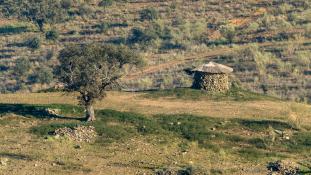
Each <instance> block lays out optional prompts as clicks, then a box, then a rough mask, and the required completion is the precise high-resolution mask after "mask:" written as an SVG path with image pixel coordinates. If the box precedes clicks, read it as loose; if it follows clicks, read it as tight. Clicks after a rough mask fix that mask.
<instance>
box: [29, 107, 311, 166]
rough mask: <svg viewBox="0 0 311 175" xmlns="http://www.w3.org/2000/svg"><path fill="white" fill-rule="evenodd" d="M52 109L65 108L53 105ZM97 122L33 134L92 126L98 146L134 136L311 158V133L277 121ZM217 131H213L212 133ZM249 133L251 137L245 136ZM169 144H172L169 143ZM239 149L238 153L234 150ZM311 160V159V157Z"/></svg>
mask: <svg viewBox="0 0 311 175" xmlns="http://www.w3.org/2000/svg"><path fill="white" fill-rule="evenodd" d="M48 107H50V108H51V107H61V106H58V105H52V106H48ZM63 108H65V109H63V110H64V111H66V112H68V113H70V112H72V111H73V109H74V108H76V107H73V106H72V109H70V107H69V106H64V107H63ZM96 115H97V121H95V122H92V123H85V122H81V121H79V120H72V119H71V120H68V121H62V122H60V121H55V122H52V123H50V124H45V125H39V126H35V127H33V128H32V129H31V132H33V133H34V134H36V135H38V136H47V135H48V134H49V133H50V132H52V131H54V130H55V129H57V128H61V127H75V126H77V125H92V126H94V127H95V128H96V131H97V133H98V134H99V137H98V139H97V143H99V144H102V145H105V144H109V143H111V142H121V141H122V140H125V139H129V138H131V137H134V136H138V135H140V136H145V135H146V136H147V135H156V136H158V137H161V138H165V139H168V140H169V139H172V138H179V139H182V140H184V141H183V142H182V143H180V144H179V147H180V149H181V150H184V151H186V150H187V149H188V148H189V143H190V142H197V143H198V144H199V146H200V147H201V148H203V149H210V150H213V151H215V152H218V151H220V150H225V151H226V152H229V153H232V154H237V155H239V156H240V157H242V158H243V159H245V160H261V159H265V160H266V159H267V158H268V159H269V158H280V157H286V155H288V154H291V153H297V154H306V155H309V154H310V152H308V150H309V149H310V146H311V133H310V132H307V131H303V130H297V129H295V128H293V127H292V126H291V125H290V124H288V123H286V122H282V121H274V120H271V121H270V120H262V121H261V120H251V119H249V120H247V119H224V118H212V117H200V116H194V115H187V114H183V115H156V116H152V117H151V116H145V115H142V114H137V113H132V112H119V111H115V110H108V109H107V110H99V111H96ZM270 127H272V128H274V129H278V130H292V132H294V133H295V134H294V136H293V137H291V139H290V140H280V139H278V138H277V139H276V140H275V141H272V140H271V138H270V135H269V134H268V133H269V129H270ZM212 128H213V129H212ZM245 132H248V133H250V135H249V136H248V135H245V134H242V133H245ZM166 143H169V142H166ZM232 148H237V149H234V150H233V149H232ZM310 156H311V155H310Z"/></svg>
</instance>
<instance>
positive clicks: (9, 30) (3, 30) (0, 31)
mask: <svg viewBox="0 0 311 175" xmlns="http://www.w3.org/2000/svg"><path fill="white" fill-rule="evenodd" d="M27 31H28V27H27V26H13V25H8V26H1V27H0V35H8V34H19V33H23V32H27Z"/></svg>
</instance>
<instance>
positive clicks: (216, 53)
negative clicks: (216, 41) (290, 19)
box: [124, 39, 311, 80]
mask: <svg viewBox="0 0 311 175" xmlns="http://www.w3.org/2000/svg"><path fill="white" fill-rule="evenodd" d="M307 42H311V39H308V40H301V41H281V42H265V43H257V45H258V46H259V47H269V46H275V45H285V44H293V43H295V44H302V43H307ZM248 46H249V45H248V44H245V45H239V47H234V48H229V47H225V48H218V49H215V50H213V51H206V52H204V53H200V54H198V53H194V54H193V53H191V54H188V55H186V56H185V57H184V58H183V59H179V60H172V61H168V62H165V63H162V64H158V65H152V66H148V67H146V68H145V69H143V70H141V71H138V72H134V73H131V74H129V75H127V76H126V77H124V79H126V80H134V79H136V78H139V77H140V76H142V75H146V74H150V73H155V72H159V71H161V70H164V69H167V68H171V67H173V66H176V65H180V64H184V63H185V62H188V61H194V60H200V59H207V58H211V57H215V56H219V55H226V54H229V53H231V52H234V51H236V50H238V49H241V48H246V47H248Z"/></svg>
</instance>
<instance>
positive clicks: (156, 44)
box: [0, 0, 311, 102]
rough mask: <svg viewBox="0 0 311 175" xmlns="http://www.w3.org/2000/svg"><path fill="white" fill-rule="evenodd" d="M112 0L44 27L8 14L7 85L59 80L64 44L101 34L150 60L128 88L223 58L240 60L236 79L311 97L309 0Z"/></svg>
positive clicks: (3, 72) (158, 84)
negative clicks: (54, 74)
mask: <svg viewBox="0 0 311 175" xmlns="http://www.w3.org/2000/svg"><path fill="white" fill-rule="evenodd" d="M69 1H70V0H69ZM103 2H104V1H103ZM107 2H108V1H107ZM109 2H112V3H102V2H101V1H98V0H91V1H72V3H71V5H70V6H68V7H67V6H66V9H67V13H68V16H69V17H68V19H67V20H66V21H64V22H60V23H55V24H51V25H46V26H45V32H43V33H42V32H40V31H39V30H38V27H37V26H36V25H35V24H33V23H31V22H27V21H26V20H17V19H15V18H14V17H10V18H5V17H3V18H2V19H1V21H0V41H1V46H0V47H1V50H0V54H1V55H0V81H1V82H2V83H1V85H0V86H1V87H0V89H1V92H10V91H32V92H35V91H37V90H39V89H44V88H48V87H51V86H54V81H53V80H52V75H51V72H52V69H53V66H54V65H55V64H57V61H56V57H57V54H58V51H59V50H60V49H61V48H62V47H63V46H64V45H66V44H72V43H85V42H101V43H112V44H124V45H127V46H128V47H131V48H132V49H135V50H137V51H138V52H139V53H141V55H142V57H143V58H144V59H145V60H146V61H147V63H148V64H147V66H146V67H145V69H144V70H143V71H138V70H134V71H130V72H129V75H128V76H127V77H125V78H124V79H123V83H124V89H127V90H142V89H155V88H161V89H166V88H172V87H187V86H190V85H191V81H192V79H191V77H190V76H188V75H187V74H186V73H185V72H184V71H183V69H185V68H193V67H195V66H197V65H199V64H202V63H203V62H207V61H216V62H218V63H224V64H227V65H229V66H232V67H233V68H234V69H235V72H234V75H233V77H232V80H233V81H240V82H241V84H242V85H243V86H244V87H245V88H247V89H250V90H252V91H256V92H262V88H263V87H265V88H267V89H268V93H269V94H271V95H274V96H278V97H282V98H287V99H292V100H296V101H303V102H308V101H310V89H311V85H310V83H311V82H310V81H311V80H310V79H311V78H310V64H311V61H310V60H311V58H310V52H311V51H310V46H311V44H310V42H311V39H310V37H311V34H310V32H311V29H310V19H311V17H310V12H311V11H310V2H309V1H308V0H299V1H297V0H288V1H267V0H256V1H255V0H247V1H242V0H241V1H224V0H221V1H214V0H208V1H203V0H199V1H187V2H184V1H178V0H174V1H152V0H144V1H109ZM99 4H100V5H99ZM0 6H1V4H0ZM1 7H2V6H1ZM21 60H27V61H21ZM42 75H47V76H42ZM45 77H48V78H45Z"/></svg>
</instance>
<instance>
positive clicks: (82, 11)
mask: <svg viewBox="0 0 311 175" xmlns="http://www.w3.org/2000/svg"><path fill="white" fill-rule="evenodd" d="M92 12H93V9H92V7H90V6H89V5H87V4H83V5H81V6H80V7H79V15H81V16H88V15H90V14H91V13H92Z"/></svg>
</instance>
